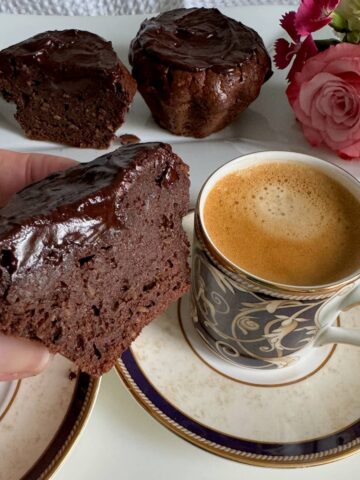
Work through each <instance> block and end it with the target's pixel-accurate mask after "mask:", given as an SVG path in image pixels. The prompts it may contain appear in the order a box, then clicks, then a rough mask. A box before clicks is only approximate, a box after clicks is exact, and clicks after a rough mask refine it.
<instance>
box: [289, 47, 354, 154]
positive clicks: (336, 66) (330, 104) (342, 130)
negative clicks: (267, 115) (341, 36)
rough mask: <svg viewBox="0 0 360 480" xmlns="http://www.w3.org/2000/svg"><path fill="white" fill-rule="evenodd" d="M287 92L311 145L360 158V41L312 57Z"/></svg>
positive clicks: (295, 77)
mask: <svg viewBox="0 0 360 480" xmlns="http://www.w3.org/2000/svg"><path fill="white" fill-rule="evenodd" d="M286 94H287V96H288V99H289V102H290V105H291V107H292V108H293V110H294V112H295V115H296V117H297V119H298V120H299V121H300V122H301V124H302V128H303V131H304V135H305V137H306V138H307V139H308V141H309V142H310V143H311V145H313V146H319V145H321V144H325V145H327V146H329V147H330V148H331V149H332V150H334V151H335V152H336V153H337V154H338V155H339V156H340V157H342V158H345V159H351V158H360V45H355V44H350V43H339V44H337V45H335V46H332V47H330V48H328V49H327V50H325V51H323V52H321V53H318V54H317V55H315V56H314V57H311V58H310V59H308V60H307V61H306V62H305V64H304V66H303V68H302V70H301V71H300V72H297V73H296V74H295V76H294V78H293V80H292V81H291V83H290V85H289V86H288V88H287V90H286Z"/></svg>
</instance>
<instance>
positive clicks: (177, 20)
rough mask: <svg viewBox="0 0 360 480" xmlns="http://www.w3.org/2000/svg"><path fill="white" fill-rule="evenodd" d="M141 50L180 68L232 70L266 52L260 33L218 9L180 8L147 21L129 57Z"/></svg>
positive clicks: (133, 43)
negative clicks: (259, 53)
mask: <svg viewBox="0 0 360 480" xmlns="http://www.w3.org/2000/svg"><path fill="white" fill-rule="evenodd" d="M139 50H142V51H144V52H145V53H146V54H147V55H149V56H152V57H154V58H155V59H157V60H158V61H159V62H161V63H165V64H169V65H173V66H176V67H178V68H180V69H184V70H190V71H200V70H204V69H209V68H210V69H212V70H214V71H217V72H221V71H224V70H225V71H229V70H232V69H234V68H235V67H238V66H241V65H242V64H243V63H244V62H246V61H247V60H248V59H249V58H252V57H253V56H254V55H256V53H257V51H259V50H263V51H265V52H266V50H265V47H264V44H263V42H262V40H261V38H260V36H259V35H258V34H257V33H256V32H255V31H254V30H252V29H251V28H248V27H246V26H245V25H243V24H242V23H241V22H237V21H236V20H234V19H232V18H229V17H226V16H225V15H223V14H222V13H220V12H219V10H217V9H216V8H209V9H207V8H189V9H186V8H180V9H177V10H171V11H169V12H166V13H163V14H161V15H159V16H157V17H153V18H151V19H149V20H145V21H144V22H143V23H142V25H141V27H140V30H139V32H138V34H137V36H136V37H135V39H134V40H133V41H132V43H131V46H130V53H129V60H130V63H131V64H133V59H134V55H136V52H137V51H139Z"/></svg>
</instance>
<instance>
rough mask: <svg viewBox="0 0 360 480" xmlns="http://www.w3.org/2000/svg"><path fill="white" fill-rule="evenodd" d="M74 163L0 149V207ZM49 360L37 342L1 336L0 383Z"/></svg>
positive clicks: (39, 367)
mask: <svg viewBox="0 0 360 480" xmlns="http://www.w3.org/2000/svg"><path fill="white" fill-rule="evenodd" d="M15 163H16V165H17V168H16V169H14V168H13V166H14V164H15ZM73 163H75V162H74V160H70V159H68V158H62V157H55V156H52V155H42V154H29V153H26V154H25V153H18V152H11V151H8V150H0V206H4V205H5V204H6V203H7V201H8V200H9V198H10V197H11V196H12V195H13V194H14V193H15V192H17V191H18V190H20V189H21V188H23V187H25V186H26V185H28V184H30V183H32V182H35V181H37V180H39V179H41V178H43V177H45V176H46V175H48V174H49V173H51V172H53V171H55V170H60V169H64V168H67V167H69V166H71V165H73ZM49 358H50V354H49V352H48V350H47V349H46V348H45V347H44V346H43V345H41V344H39V343H37V342H33V341H29V340H27V339H24V338H15V337H9V336H5V335H1V334H0V381H3V380H10V379H14V378H23V377H27V376H31V375H35V374H37V373H39V372H40V371H41V370H43V369H44V368H45V367H46V365H47V363H48V361H49Z"/></svg>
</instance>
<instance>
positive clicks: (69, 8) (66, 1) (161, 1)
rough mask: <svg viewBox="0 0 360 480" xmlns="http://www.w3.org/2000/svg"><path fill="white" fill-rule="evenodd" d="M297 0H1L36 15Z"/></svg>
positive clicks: (5, 8) (2, 7) (3, 7)
mask: <svg viewBox="0 0 360 480" xmlns="http://www.w3.org/2000/svg"><path fill="white" fill-rule="evenodd" d="M297 3H298V0H86V2H85V1H84V0H2V1H1V2H0V12H2V13H29V14H39V15H124V14H133V13H150V12H157V11H164V10H170V9H172V8H179V7H234V6H238V5H264V4H274V5H276V4H288V5H290V4H291V5H296V4H297Z"/></svg>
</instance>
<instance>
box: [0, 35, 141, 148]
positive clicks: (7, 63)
mask: <svg viewBox="0 0 360 480" xmlns="http://www.w3.org/2000/svg"><path fill="white" fill-rule="evenodd" d="M135 91H136V83H135V81H134V80H133V78H132V77H131V75H130V73H129V72H128V70H127V69H126V67H125V66H124V65H123V64H122V63H121V61H120V60H119V58H118V57H117V55H116V53H115V52H114V50H113V48H112V45H111V42H107V41H105V40H104V39H103V38H101V37H99V36H98V35H95V34H94V33H90V32H85V31H81V30H63V31H56V30H55V31H49V32H44V33H40V34H39V35H35V36H34V37H32V38H29V39H28V40H25V41H23V42H21V43H18V44H16V45H13V46H11V47H9V48H6V49H5V50H2V51H1V52H0V93H2V95H3V96H4V98H5V99H6V100H8V101H10V102H15V103H16V105H17V112H16V115H15V118H16V119H17V121H18V122H19V123H20V125H21V127H22V128H23V130H24V131H25V133H26V135H27V136H28V137H29V138H32V139H37V140H50V141H53V142H59V143H65V144H67V145H73V146H75V147H89V148H107V147H108V146H109V145H110V142H111V140H112V138H113V137H114V133H115V131H116V130H117V129H118V128H119V127H120V125H121V124H122V123H123V122H124V117H125V114H126V112H127V111H128V109H129V105H130V103H131V101H132V99H133V96H134V94H135Z"/></svg>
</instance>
